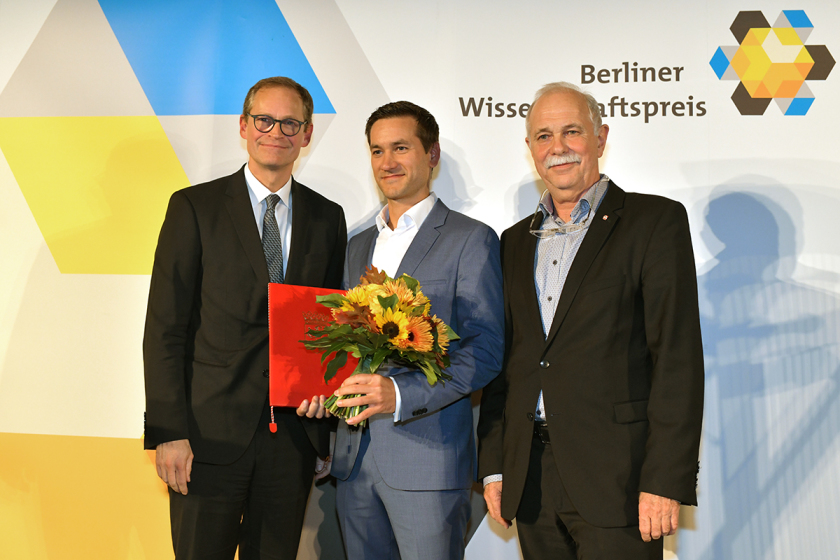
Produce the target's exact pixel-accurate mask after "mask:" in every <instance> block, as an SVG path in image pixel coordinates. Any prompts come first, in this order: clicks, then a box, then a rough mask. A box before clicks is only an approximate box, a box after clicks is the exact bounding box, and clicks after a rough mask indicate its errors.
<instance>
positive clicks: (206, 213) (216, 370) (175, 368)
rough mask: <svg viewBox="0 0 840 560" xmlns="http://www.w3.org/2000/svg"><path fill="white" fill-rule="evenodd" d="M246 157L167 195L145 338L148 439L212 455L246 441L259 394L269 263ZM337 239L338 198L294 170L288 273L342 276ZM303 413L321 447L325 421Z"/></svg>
mask: <svg viewBox="0 0 840 560" xmlns="http://www.w3.org/2000/svg"><path fill="white" fill-rule="evenodd" d="M243 169H244V167H243ZM243 169H240V170H239V171H237V172H236V173H234V174H233V175H230V176H228V177H223V178H221V179H217V180H215V181H211V182H209V183H205V184H202V185H197V186H193V187H189V188H186V189H183V190H181V191H178V192H176V193H174V194H173V195H172V198H171V199H170V201H169V208H168V209H167V211H166V218H165V220H164V223H163V227H162V228H161V232H160V238H159V240H158V246H157V250H156V251H155V262H154V268H153V270H152V280H151V286H150V289H149V307H148V312H147V315H146V331H145V336H144V338H143V359H144V366H145V374H146V437H145V447H146V448H147V449H153V448H154V447H155V446H157V445H158V444H160V443H163V442H167V441H172V440H177V439H189V440H190V445H191V447H192V450H193V453H194V454H195V458H196V460H198V461H203V462H208V463H217V464H227V463H230V462H233V461H234V460H236V459H237V458H238V457H239V456H240V455H241V454H242V453H243V452H244V450H245V448H246V447H247V446H248V443H249V442H250V441H251V438H252V437H253V435H254V433H255V431H256V430H257V429H258V426H257V425H258V423H259V419H260V415H261V414H262V411H263V408H264V405H265V402H266V398H267V395H268V290H267V286H268V283H269V279H268V268H267V266H266V263H265V255H264V254H263V249H262V243H261V241H260V235H259V230H258V228H257V224H256V221H255V220H254V212H253V210H252V207H251V202H250V199H249V196H248V186H247V184H246V183H245V173H244V171H243ZM346 244H347V228H346V225H345V221H344V212H343V210H342V209H341V207H340V206H338V205H337V204H335V203H333V202H330V201H329V200H327V199H326V198H324V197H323V196H321V195H319V194H317V193H316V192H314V191H312V190H310V189H309V188H307V187H305V186H303V185H301V184H300V183H298V182H296V181H294V180H293V181H292V243H291V248H290V252H289V264H288V267H287V270H286V274H285V279H286V282H287V283H289V284H298V285H306V286H322V287H328V288H338V287H340V285H341V278H342V271H343V268H344V251H345V247H346ZM304 424H305V426H306V428H307V433H308V435H309V439H310V440H311V441H312V443H313V445H314V446H315V449H316V450H317V451H318V452H319V454H320V455H321V456H326V454H327V453H328V452H329V451H328V442H329V434H328V430H329V427H328V424H327V423H325V422H314V421H313V422H305V423H304ZM259 429H266V430H267V429H268V426H260V427H259Z"/></svg>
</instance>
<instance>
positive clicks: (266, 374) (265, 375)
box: [263, 369, 268, 377]
mask: <svg viewBox="0 0 840 560" xmlns="http://www.w3.org/2000/svg"><path fill="white" fill-rule="evenodd" d="M263 377H268V370H267V369H264V370H263Z"/></svg>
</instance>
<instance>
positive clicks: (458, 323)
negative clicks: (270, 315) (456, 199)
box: [332, 101, 504, 560]
mask: <svg viewBox="0 0 840 560" xmlns="http://www.w3.org/2000/svg"><path fill="white" fill-rule="evenodd" d="M365 133H366V134H367V139H368V144H369V145H370V153H371V165H372V167H373V174H374V178H375V179H376V183H377V185H379V188H380V189H381V191H382V194H383V195H384V196H385V198H386V199H387V200H388V204H387V206H385V207H384V208H383V209H382V211H381V212H380V213H379V215H378V216H377V218H376V225H375V226H373V227H371V228H370V229H368V230H365V231H363V232H362V233H360V234H359V235H357V236H356V237H354V238H353V239H352V240H351V241H350V244H349V245H348V248H347V260H346V262H345V267H344V285H345V288H348V287H351V286H352V285H355V284H356V283H358V281H359V277H360V276H361V275H362V274H364V271H365V268H366V267H367V266H368V265H371V264H373V265H374V266H376V267H377V268H378V269H380V270H383V271H385V272H387V273H388V274H389V275H390V276H392V277H398V276H400V275H402V274H403V273H406V274H409V275H410V276H413V277H414V278H416V279H417V280H418V281H419V282H420V285H421V286H422V289H423V293H425V294H426V296H428V297H429V299H430V301H431V302H432V313H434V314H436V315H437V316H438V317H439V318H440V319H442V320H443V321H445V322H446V323H447V324H448V325H450V326H451V327H452V328H453V329H454V330H455V332H456V333H458V335H460V337H461V339H460V340H458V341H453V342H452V343H451V344H450V347H449V352H450V356H451V360H452V365H451V367H450V368H449V369H448V370H447V371H448V372H449V373H450V374H451V375H452V380H451V381H447V382H446V384H445V385H444V384H442V383H438V384H437V385H435V386H434V387H431V386H429V384H428V382H427V381H426V376H425V375H424V374H423V373H422V372H421V371H419V370H416V369H412V368H407V367H401V366H398V365H385V366H383V367H381V368H380V369H379V371H378V372H377V373H376V374H372V375H364V374H359V375H354V376H352V377H350V378H349V379H348V380H347V381H345V382H344V384H343V385H342V386H341V388H339V389H338V391H336V394H339V395H352V394H359V395H361V396H360V397H357V398H352V399H347V400H345V401H341V402H342V403H343V404H344V405H346V406H354V405H357V404H367V405H368V408H367V409H366V410H365V411H364V412H362V413H361V414H359V415H358V416H355V417H353V418H350V419H348V420H347V421H346V422H344V421H341V422H339V426H338V432H337V434H336V447H335V454H334V458H333V466H332V474H333V475H334V476H335V477H336V478H337V479H338V494H337V503H338V515H339V519H340V522H341V529H342V532H343V533H344V542H345V546H346V549H347V556H348V559H349V560H359V559H365V560H370V559H379V558H382V559H393V558H402V560H421V559H428V560H441V559H447V558H450V559H460V558H463V555H464V535H465V532H466V526H467V521H468V519H469V512H470V503H469V494H470V487H471V484H472V480H473V478H474V476H475V438H474V434H473V419H472V407H471V405H470V399H469V395H470V393H472V392H473V391H476V390H478V389H481V388H482V387H484V386H485V385H486V384H487V383H489V382H490V381H491V380H492V379H493V378H494V377H496V375H497V374H498V373H499V371H500V370H501V366H502V355H503V350H504V313H503V310H502V275H501V268H500V259H499V239H498V236H497V235H496V233H495V232H494V231H493V230H492V229H490V228H489V227H487V226H486V225H484V224H482V223H481V222H478V221H476V220H473V219H471V218H468V217H466V216H464V215H463V214H459V213H458V212H454V211H452V210H449V208H447V207H446V205H445V204H444V203H443V202H442V201H440V200H437V198H436V196H435V195H434V194H432V193H431V191H430V188H431V180H432V172H433V170H434V168H435V166H437V164H438V162H439V161H440V144H439V143H438V126H437V123H436V122H435V119H434V117H433V116H432V115H431V114H430V113H429V112H428V111H426V110H425V109H423V108H422V107H418V106H417V105H414V104H413V103H409V102H406V101H400V102H396V103H389V104H387V105H384V106H382V107H380V108H379V109H377V110H376V111H374V113H373V114H372V115H371V116H370V118H369V119H368V122H367V127H366V130H365ZM366 418H367V419H368V422H369V427H368V428H363V429H359V428H358V427H357V426H358V424H359V422H361V421H362V420H364V419H366Z"/></svg>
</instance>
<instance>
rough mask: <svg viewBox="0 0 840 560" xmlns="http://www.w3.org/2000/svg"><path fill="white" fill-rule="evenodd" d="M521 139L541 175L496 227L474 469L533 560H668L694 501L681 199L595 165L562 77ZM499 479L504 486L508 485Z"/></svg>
mask: <svg viewBox="0 0 840 560" xmlns="http://www.w3.org/2000/svg"><path fill="white" fill-rule="evenodd" d="M526 127H527V132H528V136H527V138H526V142H527V144H528V147H529V148H530V150H531V155H532V156H533V159H534V165H535V167H536V169H537V171H538V173H539V174H540V177H542V179H543V181H544V182H545V184H546V187H547V190H546V192H545V193H544V195H543V197H542V199H541V201H540V205H539V207H538V208H537V212H536V213H535V214H534V215H533V216H529V217H528V218H526V219H524V220H522V221H521V222H519V223H517V224H516V225H514V226H513V227H511V228H510V229H508V230H507V231H505V232H504V234H503V235H502V270H503V274H504V282H505V287H504V290H505V296H504V300H505V320H506V321H505V322H506V338H507V341H506V342H507V344H506V356H505V363H504V367H503V370H502V375H500V376H499V377H497V378H496V379H495V380H494V381H493V382H491V384H490V385H488V386H487V387H486V388H485V389H484V394H483V396H482V403H481V418H480V422H479V427H478V430H479V438H480V448H479V475H480V476H481V477H483V478H484V482H485V487H484V495H485V500H486V501H487V506H488V509H489V511H490V514H491V516H492V517H493V518H494V519H496V521H498V522H499V523H502V524H503V525H505V526H509V525H510V522H509V521H508V520H510V519H513V518H514V517H515V518H516V521H517V530H518V532H519V541H520V545H521V548H522V552H523V555H524V557H525V558H526V559H528V560H530V559H536V558H562V559H573V558H609V559H611V560H613V559H623V558H626V559H631V558H632V559H637V558H662V554H663V549H662V540H661V539H660V537H661V536H663V535H668V534H672V533H673V532H674V531H675V530H676V528H677V523H678V517H679V508H680V504H681V503H682V504H690V505H696V503H697V502H696V492H695V484H696V482H695V481H696V473H697V457H698V452H699V445H700V430H701V419H702V410H703V377H704V376H703V353H702V344H701V339H700V321H699V312H698V305H697V282H696V275H695V268H694V255H693V251H692V247H691V238H690V234H689V227H688V219H687V216H686V212H685V209H684V208H683V207H682V205H681V204H679V203H677V202H675V201H672V200H668V199H666V198H662V197H658V196H651V195H641V194H634V193H625V192H624V191H623V190H621V189H620V188H619V187H618V186H617V185H616V184H615V183H613V182H612V181H610V180H609V178H608V177H606V176H605V175H601V174H600V173H599V168H598V158H599V157H600V156H601V155H602V154H603V151H604V146H605V144H606V140H607V134H608V132H609V128H608V127H607V126H606V125H602V124H601V114H600V109H599V106H598V103H597V102H596V101H595V99H594V98H592V96H590V95H585V94H583V93H582V92H581V91H580V90H579V89H578V88H577V87H576V86H574V85H572V84H567V83H554V84H549V85H547V86H545V87H544V88H542V89H541V90H540V91H539V92H537V96H536V99H535V101H534V103H533V104H532V105H531V108H530V111H529V113H528V116H527V119H526ZM503 486H504V492H502V487H503Z"/></svg>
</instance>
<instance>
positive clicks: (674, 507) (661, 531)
mask: <svg viewBox="0 0 840 560" xmlns="http://www.w3.org/2000/svg"><path fill="white" fill-rule="evenodd" d="M679 520H680V503H679V502H678V501H676V500H672V499H670V498H665V497H662V496H657V495H655V494H648V493H647V492H640V493H639V532H640V533H641V534H642V540H643V541H645V542H650V541H651V539H658V538H660V537H662V536H665V535H673V534H674V533H676V532H677V526H678V525H679Z"/></svg>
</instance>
